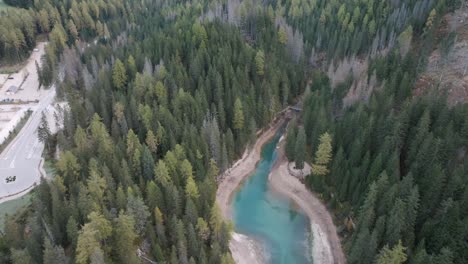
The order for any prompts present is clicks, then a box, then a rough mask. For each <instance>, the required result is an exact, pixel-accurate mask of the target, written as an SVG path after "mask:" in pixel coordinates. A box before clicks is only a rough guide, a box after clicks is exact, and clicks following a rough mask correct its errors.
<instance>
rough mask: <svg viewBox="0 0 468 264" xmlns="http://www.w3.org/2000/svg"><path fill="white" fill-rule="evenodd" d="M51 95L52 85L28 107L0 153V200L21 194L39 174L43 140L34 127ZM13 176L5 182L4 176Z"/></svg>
mask: <svg viewBox="0 0 468 264" xmlns="http://www.w3.org/2000/svg"><path fill="white" fill-rule="evenodd" d="M54 98H55V88H54V87H52V88H50V90H48V91H47V93H46V94H45V95H44V97H43V98H42V99H41V100H40V102H39V103H38V104H37V105H36V106H34V107H31V110H33V114H32V115H31V117H30V118H29V120H28V121H27V123H26V124H25V126H24V127H23V129H21V131H20V133H19V134H18V135H17V136H16V138H15V139H14V140H13V141H12V142H11V143H10V144H9V145H8V147H7V148H6V149H5V150H4V151H3V153H1V154H0V203H2V202H5V201H8V200H11V199H14V198H17V197H19V196H21V195H24V194H25V193H26V192H27V191H28V190H29V189H30V188H31V187H32V186H33V185H34V184H35V183H38V182H39V181H40V178H41V176H40V175H41V173H40V171H39V165H40V163H41V159H42V158H41V156H42V151H43V150H44V144H43V143H41V142H39V139H38V137H37V127H38V126H39V124H40V122H41V116H42V112H44V111H48V110H47V107H48V106H49V105H50V104H51V103H52V102H53V100H54ZM10 176H16V180H15V181H14V182H10V183H7V182H6V178H7V177H10Z"/></svg>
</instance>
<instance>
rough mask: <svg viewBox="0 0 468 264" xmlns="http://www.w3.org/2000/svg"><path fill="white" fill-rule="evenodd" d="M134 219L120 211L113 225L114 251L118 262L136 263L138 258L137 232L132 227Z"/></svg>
mask: <svg viewBox="0 0 468 264" xmlns="http://www.w3.org/2000/svg"><path fill="white" fill-rule="evenodd" d="M134 225H135V221H134V220H133V218H132V217H130V216H128V215H126V214H125V213H124V212H123V211H120V213H119V217H118V218H117V219H116V222H115V227H114V235H113V237H114V241H115V242H114V244H115V247H114V248H113V250H114V251H115V253H116V255H117V256H118V258H117V259H116V260H118V261H119V262H122V263H138V262H139V259H138V257H137V256H136V244H135V240H136V239H137V237H138V236H137V234H136V232H135V229H134Z"/></svg>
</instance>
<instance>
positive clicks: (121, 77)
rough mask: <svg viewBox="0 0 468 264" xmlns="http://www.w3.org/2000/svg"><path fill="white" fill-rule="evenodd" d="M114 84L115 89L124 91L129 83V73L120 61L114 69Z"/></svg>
mask: <svg viewBox="0 0 468 264" xmlns="http://www.w3.org/2000/svg"><path fill="white" fill-rule="evenodd" d="M112 82H113V84H114V87H115V88H117V89H118V90H121V89H123V88H124V86H125V84H126V83H127V73H126V70H125V66H124V64H123V63H122V61H120V60H119V59H117V60H116V61H115V63H114V67H113V68H112Z"/></svg>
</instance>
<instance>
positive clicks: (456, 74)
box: [413, 6, 468, 105]
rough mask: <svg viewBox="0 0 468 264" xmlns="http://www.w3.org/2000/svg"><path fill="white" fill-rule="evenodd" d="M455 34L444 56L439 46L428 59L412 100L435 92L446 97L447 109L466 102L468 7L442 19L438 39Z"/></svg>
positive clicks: (467, 98) (467, 80) (467, 94)
mask: <svg viewBox="0 0 468 264" xmlns="http://www.w3.org/2000/svg"><path fill="white" fill-rule="evenodd" d="M452 32H453V33H456V37H455V40H454V43H453V45H452V46H451V47H450V48H449V49H448V50H446V49H445V52H444V47H443V45H442V44H439V46H438V47H437V49H436V50H434V51H433V52H432V54H431V55H430V57H429V61H428V64H427V69H426V71H425V72H424V73H423V74H421V76H420V78H419V79H418V80H417V82H416V85H415V89H414V91H413V95H414V96H419V95H421V94H423V93H426V92H431V91H438V92H441V93H446V94H447V100H448V103H449V104H450V105H455V104H458V103H464V102H467V101H468V7H467V6H465V7H462V8H460V9H457V10H455V11H454V12H452V13H449V14H447V15H445V16H444V17H443V20H442V23H441V26H440V28H439V32H438V35H439V36H440V38H441V39H440V40H441V43H443V41H442V38H446V37H447V36H449V35H450V33H452Z"/></svg>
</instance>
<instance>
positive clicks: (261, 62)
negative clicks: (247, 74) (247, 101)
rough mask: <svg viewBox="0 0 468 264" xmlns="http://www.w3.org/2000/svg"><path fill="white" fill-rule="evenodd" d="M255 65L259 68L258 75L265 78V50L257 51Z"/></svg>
mask: <svg viewBox="0 0 468 264" xmlns="http://www.w3.org/2000/svg"><path fill="white" fill-rule="evenodd" d="M255 65H256V67H257V74H258V75H259V76H263V75H264V74H265V53H264V52H263V50H259V51H257V54H256V55H255Z"/></svg>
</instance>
